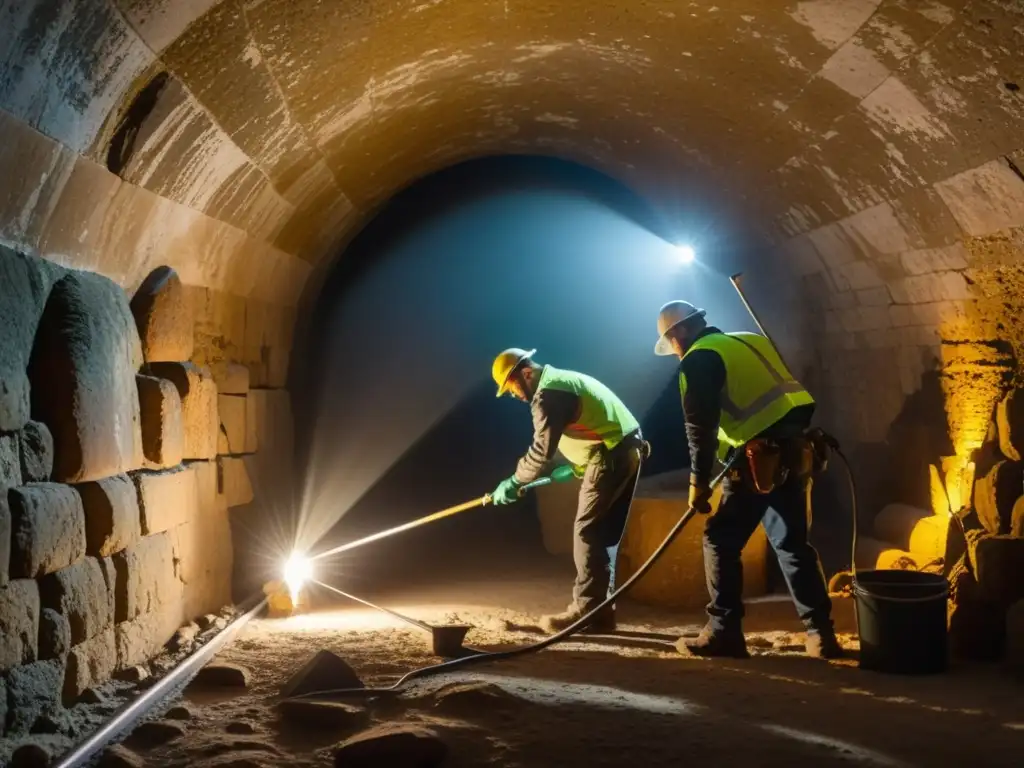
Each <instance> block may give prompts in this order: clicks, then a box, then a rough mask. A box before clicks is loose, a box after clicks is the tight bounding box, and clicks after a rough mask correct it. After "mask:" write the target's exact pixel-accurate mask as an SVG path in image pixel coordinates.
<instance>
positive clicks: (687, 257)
mask: <svg viewBox="0 0 1024 768" xmlns="http://www.w3.org/2000/svg"><path fill="white" fill-rule="evenodd" d="M676 258H678V259H679V263H680V264H692V263H693V260H694V259H696V258H697V253H696V252H695V251H694V250H693V248H692V247H691V246H689V245H677V246H676Z"/></svg>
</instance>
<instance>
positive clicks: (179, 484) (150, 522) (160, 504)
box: [134, 467, 196, 536]
mask: <svg viewBox="0 0 1024 768" xmlns="http://www.w3.org/2000/svg"><path fill="white" fill-rule="evenodd" d="M134 478H135V485H136V487H137V488H138V490H139V505H140V507H141V512H142V532H143V534H144V535H147V536H148V535H150V534H153V533H160V532H161V531H169V530H170V529H172V528H174V527H175V526H176V525H181V524H182V523H184V522H187V521H188V520H190V519H192V517H193V516H194V515H195V509H196V480H195V475H194V473H193V471H192V469H191V468H189V467H179V468H177V469H171V470H168V471H165V472H136V473H135V475H134Z"/></svg>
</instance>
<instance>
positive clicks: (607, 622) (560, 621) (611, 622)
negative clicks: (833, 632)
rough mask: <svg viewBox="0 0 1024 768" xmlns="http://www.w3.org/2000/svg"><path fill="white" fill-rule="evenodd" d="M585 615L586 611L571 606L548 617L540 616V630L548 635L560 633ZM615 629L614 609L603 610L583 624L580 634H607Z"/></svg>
mask: <svg viewBox="0 0 1024 768" xmlns="http://www.w3.org/2000/svg"><path fill="white" fill-rule="evenodd" d="M586 614H587V611H585V610H584V609H582V608H580V607H579V606H577V605H575V604H573V605H570V606H569V607H568V608H567V609H566V610H565V611H563V612H562V613H554V614H550V615H548V616H542V617H541V620H540V626H541V629H543V630H544V631H545V632H548V633H549V634H554V633H556V632H561V631H562V630H563V629H566V628H568V627H571V626H572V625H573V624H575V623H576V622H577V621H579V620H580V619H582V618H583V617H584V616H585V615H586ZM615 629H616V623H615V609H614V608H610V607H609V608H605V609H604V610H603V611H601V612H600V613H598V614H597V615H596V616H595V617H594V618H592V619H591V620H590V622H589V623H587V624H585V625H584V626H583V628H582V629H580V630H579V631H580V634H592V635H593V634H598V635H601V634H607V633H609V632H614V631H615Z"/></svg>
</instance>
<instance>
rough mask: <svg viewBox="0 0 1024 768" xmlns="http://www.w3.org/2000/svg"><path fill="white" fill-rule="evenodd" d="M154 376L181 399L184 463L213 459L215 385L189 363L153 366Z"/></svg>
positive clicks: (205, 372)
mask: <svg viewBox="0 0 1024 768" xmlns="http://www.w3.org/2000/svg"><path fill="white" fill-rule="evenodd" d="M148 370H149V372H150V373H151V374H152V375H154V376H159V377H160V378H163V379H169V380H170V381H171V382H173V383H174V386H175V387H177V389H178V395H179V396H180V397H181V418H182V423H183V425H184V428H185V448H184V453H183V458H185V459H212V458H214V457H215V456H216V455H217V435H218V433H219V427H220V421H219V419H218V417H217V385H216V384H215V383H214V381H213V376H212V375H211V374H210V371H209V370H208V369H206V368H200V367H199V366H196V365H193V364H192V363H154V364H153V365H150V366H149V367H148Z"/></svg>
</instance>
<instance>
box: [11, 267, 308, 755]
mask: <svg viewBox="0 0 1024 768" xmlns="http://www.w3.org/2000/svg"><path fill="white" fill-rule="evenodd" d="M232 311H233V312H234V315H231V312H232ZM211 312H212V313H214V314H216V316H217V319H216V321H214V322H216V323H220V324H219V325H213V324H211V314H210V313H211ZM224 313H227V314H224ZM228 316H233V317H234V318H235V319H234V321H233V322H224V318H225V317H228ZM250 323H251V324H252V326H253V330H251V331H249V332H248V333H247V331H246V328H247V327H248V325H249V324H250ZM290 333H291V321H290V318H286V317H285V313H282V312H281V311H277V310H270V309H268V308H267V306H266V305H264V304H262V303H253V304H252V305H250V304H248V303H247V302H246V301H245V300H240V299H235V298H234V297H229V296H227V295H226V294H219V293H216V292H211V291H209V290H207V289H197V288H192V287H190V286H185V285H183V284H182V282H181V280H180V279H179V277H178V275H177V274H176V273H175V272H174V271H173V270H171V269H168V268H160V269H157V270H156V271H155V272H154V273H153V274H152V275H151V276H150V277H148V278H146V279H145V280H143V281H142V284H141V286H140V288H139V289H138V291H137V292H136V294H135V296H134V297H133V298H131V301H129V297H128V295H127V294H126V293H125V292H124V291H123V290H122V289H121V287H119V286H118V285H117V284H116V283H114V282H113V281H111V280H109V279H108V278H106V277H103V276H101V275H98V274H95V273H89V272H80V271H75V270H70V269H65V268H62V267H59V266H57V265H55V264H53V263H52V262H49V261H46V260H42V259H38V258H36V257H33V256H28V255H25V254H23V253H18V252H16V251H13V250H10V249H7V248H4V247H0V681H2V685H0V691H2V692H3V696H4V700H3V702H0V703H2V704H3V707H2V708H0V709H2V710H6V712H7V715H6V717H5V718H4V719H2V720H0V735H4V734H5V733H7V734H12V733H18V732H23V731H26V730H29V729H31V728H32V726H33V724H34V723H35V721H36V719H37V718H39V717H41V716H43V715H46V714H47V713H50V712H52V710H53V709H54V708H58V707H61V706H65V705H69V704H71V703H73V702H74V701H76V700H77V699H78V698H79V697H80V696H81V695H82V693H83V692H84V691H85V690H86V689H87V688H89V687H92V686H95V685H97V684H99V683H102V682H105V681H106V680H108V679H109V678H110V677H111V676H112V675H114V674H115V673H116V672H117V671H118V670H120V669H124V668H127V667H131V666H135V665H138V664H142V663H145V662H146V661H147V660H148V659H150V658H151V657H153V656H154V655H156V654H158V653H159V652H160V651H161V650H162V648H163V646H164V643H165V642H166V641H167V640H168V639H169V638H170V637H171V636H172V635H173V634H174V632H175V631H176V630H177V629H178V627H179V626H181V625H182V624H183V623H187V622H189V621H191V620H192V619H194V618H196V617H198V616H201V615H203V614H205V613H209V612H212V611H215V610H218V609H220V608H221V607H223V606H224V605H226V604H229V603H231V602H232V597H233V595H232V574H233V567H234V552H233V547H232V526H231V522H230V517H229V515H230V514H231V513H232V512H231V511H230V510H231V508H232V507H241V506H243V505H245V506H247V507H248V508H249V509H250V510H251V509H252V508H253V507H254V506H257V499H256V490H258V489H259V488H260V487H261V486H262V485H264V484H266V485H267V486H268V487H269V485H270V484H271V483H279V484H288V485H289V486H290V483H291V477H290V474H289V473H288V467H289V466H290V464H289V462H288V461H287V460H286V459H285V458H281V457H280V456H276V457H275V456H274V451H273V450H271V449H272V448H273V447H274V445H275V441H276V440H278V439H279V438H281V437H282V436H283V439H282V440H281V443H282V445H283V446H284V452H285V455H286V456H290V451H291V441H290V437H288V435H290V420H289V419H290V416H289V414H290V411H289V409H288V408H287V402H288V395H287V392H286V391H285V390H284V389H280V388H278V389H271V388H269V387H271V386H273V385H276V386H278V387H280V386H281V385H283V384H284V377H285V368H286V366H287V352H286V351H282V350H281V349H279V347H280V346H282V345H284V346H285V347H287V346H288V345H290ZM247 362H248V363H250V364H251V365H252V367H251V368H250V367H249V365H246V363H247ZM252 386H259V387H263V388H257V389H253V388H250V387H252ZM260 445H263V446H266V447H267V454H268V456H265V457H261V456H259V455H257V454H256V453H255V452H256V450H257V447H258V446H260ZM264 465H267V466H264ZM258 473H264V474H265V478H266V479H265V480H264V479H262V478H260V477H259V474H258ZM254 477H256V478H257V479H256V480H254V479H253V478H254ZM281 498H282V499H284V498H287V494H286V493H285V492H282V493H281ZM282 503H283V502H282ZM242 522H243V524H244V520H243V521H242Z"/></svg>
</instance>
